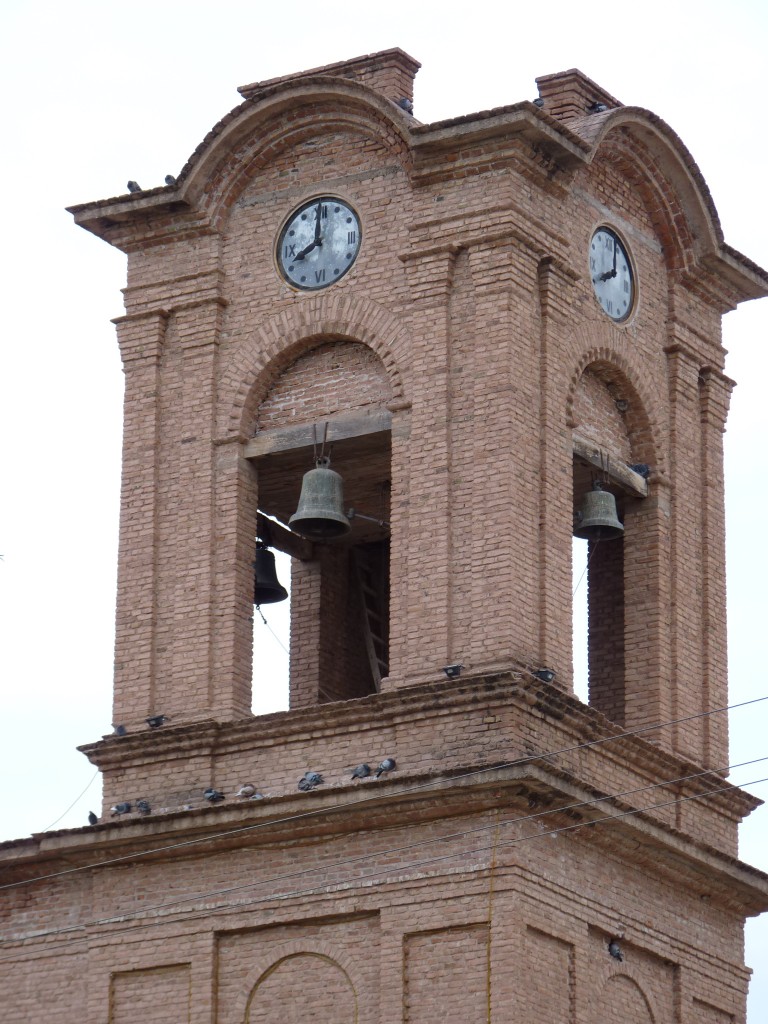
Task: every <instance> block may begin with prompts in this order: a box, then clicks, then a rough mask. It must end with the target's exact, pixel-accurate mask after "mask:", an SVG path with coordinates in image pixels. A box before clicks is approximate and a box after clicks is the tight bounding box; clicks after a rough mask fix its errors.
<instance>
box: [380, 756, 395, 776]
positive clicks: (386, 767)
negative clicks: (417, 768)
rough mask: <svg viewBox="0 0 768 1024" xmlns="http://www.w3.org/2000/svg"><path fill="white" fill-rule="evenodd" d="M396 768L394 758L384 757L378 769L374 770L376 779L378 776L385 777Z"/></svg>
mask: <svg viewBox="0 0 768 1024" xmlns="http://www.w3.org/2000/svg"><path fill="white" fill-rule="evenodd" d="M395 768H397V765H396V764H395V759H394V757H385V758H384V760H383V761H382V762H381V764H380V765H379V767H378V768H377V769H376V778H377V779H378V777H379V776H380V775H386V774H387V772H393V771H394V770H395Z"/></svg>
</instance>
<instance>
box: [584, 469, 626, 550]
mask: <svg viewBox="0 0 768 1024" xmlns="http://www.w3.org/2000/svg"><path fill="white" fill-rule="evenodd" d="M623 533H624V527H623V526H622V525H621V523H620V522H619V517H618V515H617V513H616V499H615V498H614V496H613V495H612V494H611V492H610V491H604V490H603V487H602V484H601V483H600V481H599V480H596V481H595V483H594V484H593V485H592V490H591V491H588V492H587V493H586V494H585V495H584V501H583V502H582V505H581V509H580V510H579V511H578V512H577V513H576V521H575V523H574V527H573V535H574V537H581V538H583V539H584V540H613V539H614V538H616V537H620V536H621V535H622V534H623Z"/></svg>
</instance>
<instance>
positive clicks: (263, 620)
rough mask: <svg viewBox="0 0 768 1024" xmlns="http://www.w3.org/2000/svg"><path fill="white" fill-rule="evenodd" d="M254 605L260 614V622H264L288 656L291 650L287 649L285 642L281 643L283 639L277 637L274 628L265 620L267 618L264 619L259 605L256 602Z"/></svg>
mask: <svg viewBox="0 0 768 1024" xmlns="http://www.w3.org/2000/svg"><path fill="white" fill-rule="evenodd" d="M254 607H255V608H256V611H257V612H258V613H259V615H260V616H261V621H262V622H263V623H264V625H265V626H266V627H267V629H268V630H269V632H270V633H271V634H272V636H273V637H274V638H275V640H277V642H278V643H279V644H280V646H281V647H282V648H283V650H284V651H285V653H286V654H287V655H288V656H289V657H290V654H291V652H290V651H289V650H288V648H287V647H286V646H285V644H284V643H283V641H282V640H281V639H280V637H279V636H278V635H277V633H276V632H275V631H274V629H272V627H271V626H270V624H269V623H268V622H267V620H266V619H265V617H264V612H263V611H262V610H261V605H258V604H257V605H254Z"/></svg>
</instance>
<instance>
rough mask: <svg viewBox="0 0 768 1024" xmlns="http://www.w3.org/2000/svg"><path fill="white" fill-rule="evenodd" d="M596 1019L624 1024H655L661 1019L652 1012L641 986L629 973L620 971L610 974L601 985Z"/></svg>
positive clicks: (652, 1009)
mask: <svg viewBox="0 0 768 1024" xmlns="http://www.w3.org/2000/svg"><path fill="white" fill-rule="evenodd" d="M630 1014H631V1016H630ZM596 1019H598V1020H604V1021H609V1020H616V1021H624V1022H626V1024H657V1022H658V1021H660V1020H661V1019H662V1018H661V1017H659V1016H658V1014H657V1013H656V1012H655V1011H654V1008H653V1005H652V1002H651V999H650V997H649V996H648V995H647V993H646V992H645V990H644V989H643V988H642V986H641V985H640V984H639V983H638V982H637V981H635V979H634V978H632V977H631V976H630V975H629V973H627V972H626V971H622V972H620V973H616V974H612V975H611V976H610V977H609V978H608V979H607V980H606V981H605V983H604V984H603V987H602V990H601V992H600V996H599V998H598V1005H597V1017H596Z"/></svg>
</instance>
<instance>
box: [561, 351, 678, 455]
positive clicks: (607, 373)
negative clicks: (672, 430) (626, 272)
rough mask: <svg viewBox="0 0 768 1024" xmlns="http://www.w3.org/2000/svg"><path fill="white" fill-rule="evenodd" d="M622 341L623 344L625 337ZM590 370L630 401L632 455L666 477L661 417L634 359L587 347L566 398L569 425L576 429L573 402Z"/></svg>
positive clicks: (572, 377) (570, 383) (577, 366)
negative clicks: (583, 377)
mask: <svg viewBox="0 0 768 1024" xmlns="http://www.w3.org/2000/svg"><path fill="white" fill-rule="evenodd" d="M618 340H619V341H621V342H623V340H624V339H623V336H621V337H620V338H619V339H618ZM585 370H591V371H592V372H593V373H594V374H595V375H596V376H597V377H599V378H600V379H601V380H603V381H604V382H605V383H619V384H620V385H621V387H622V390H623V391H624V392H625V393H626V395H627V397H628V398H629V402H630V407H629V410H628V413H627V426H628V429H629V436H630V440H631V442H632V446H633V455H634V456H635V457H636V458H637V459H638V461H641V462H647V463H648V465H650V466H652V467H653V469H654V472H655V473H664V472H665V467H664V453H663V449H662V446H661V444H660V438H661V436H662V432H661V424H662V417H661V412H660V409H659V408H658V402H657V399H656V397H655V395H654V394H653V393H652V392H651V391H650V390H649V389H648V388H647V387H646V386H645V384H644V380H645V378H644V376H643V374H642V372H641V369H640V367H639V366H638V365H636V362H635V360H634V359H633V358H632V357H631V356H627V355H626V354H625V353H623V352H619V351H617V350H616V348H613V347H610V346H607V345H603V346H593V347H587V348H586V349H585V350H583V351H582V355H581V357H580V358H579V360H578V362H577V363H576V364H575V366H574V367H573V370H572V373H571V376H570V379H569V382H568V393H567V397H566V407H565V413H566V423H567V425H568V427H569V428H572V427H573V426H574V401H575V398H576V392H577V389H578V387H579V383H580V381H581V378H582V375H583V374H584V372H585Z"/></svg>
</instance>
